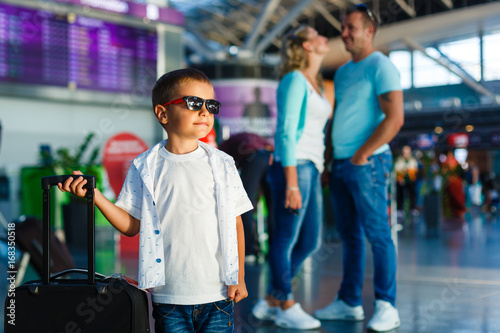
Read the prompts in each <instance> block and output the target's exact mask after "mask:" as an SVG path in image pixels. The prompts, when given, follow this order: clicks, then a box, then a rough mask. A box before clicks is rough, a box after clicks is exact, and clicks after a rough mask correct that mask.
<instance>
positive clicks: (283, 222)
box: [268, 160, 323, 301]
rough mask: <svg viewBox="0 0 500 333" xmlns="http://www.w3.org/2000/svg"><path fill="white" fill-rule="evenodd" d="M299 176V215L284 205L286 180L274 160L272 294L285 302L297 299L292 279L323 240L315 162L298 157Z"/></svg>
mask: <svg viewBox="0 0 500 333" xmlns="http://www.w3.org/2000/svg"><path fill="white" fill-rule="evenodd" d="M297 175H298V178H299V179H298V180H299V189H300V194H301V195H302V208H301V209H299V210H298V212H297V213H296V214H295V213H294V212H291V211H289V210H287V209H285V207H284V203H285V195H286V193H285V192H286V180H285V175H284V172H283V167H282V165H281V163H276V162H275V163H273V165H272V166H271V167H270V168H269V173H268V180H269V183H270V185H271V191H272V196H273V209H274V213H275V215H274V223H275V224H274V237H273V242H272V243H271V251H270V253H269V266H270V268H271V285H270V287H269V290H268V293H269V294H270V295H272V296H273V297H276V298H277V299H279V300H282V301H284V300H290V299H293V293H292V278H293V277H294V276H295V274H297V272H298V271H299V269H300V266H301V265H302V263H303V262H304V260H305V259H306V258H307V257H308V256H309V254H311V253H312V252H313V251H314V250H315V249H316V248H317V247H318V245H319V244H320V240H321V226H322V223H323V196H322V192H321V183H320V175H319V172H318V169H316V167H315V165H314V163H313V162H311V161H307V160H298V161H297Z"/></svg>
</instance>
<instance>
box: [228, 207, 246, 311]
mask: <svg viewBox="0 0 500 333" xmlns="http://www.w3.org/2000/svg"><path fill="white" fill-rule="evenodd" d="M236 234H237V238H238V260H239V270H238V284H235V285H231V286H228V288H227V294H228V297H229V298H230V299H232V300H233V301H235V302H236V303H238V302H239V301H241V300H242V299H244V298H246V297H247V296H248V291H247V286H246V284H245V234H244V232H243V221H242V220H241V216H237V217H236Z"/></svg>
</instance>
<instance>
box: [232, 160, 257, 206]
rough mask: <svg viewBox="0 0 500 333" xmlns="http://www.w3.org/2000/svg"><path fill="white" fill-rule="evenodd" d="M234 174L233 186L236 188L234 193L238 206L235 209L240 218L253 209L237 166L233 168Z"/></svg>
mask: <svg viewBox="0 0 500 333" xmlns="http://www.w3.org/2000/svg"><path fill="white" fill-rule="evenodd" d="M233 169H234V172H233V173H232V176H231V182H232V186H233V188H234V191H233V193H235V195H236V205H235V208H234V213H235V214H236V216H239V215H241V214H243V213H246V212H248V211H249V210H252V209H253V205H252V202H251V201H250V199H249V198H248V195H247V192H246V191H245V188H244V187H243V183H242V182H241V178H240V175H239V173H238V170H237V169H236V167H235V166H233Z"/></svg>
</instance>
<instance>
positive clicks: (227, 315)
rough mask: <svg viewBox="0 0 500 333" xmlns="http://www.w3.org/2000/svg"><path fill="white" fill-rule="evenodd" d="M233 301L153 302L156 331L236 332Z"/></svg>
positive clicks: (172, 332) (175, 332) (178, 332)
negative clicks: (181, 303) (196, 303)
mask: <svg viewBox="0 0 500 333" xmlns="http://www.w3.org/2000/svg"><path fill="white" fill-rule="evenodd" d="M233 305H234V303H233V301H232V300H229V299H227V300H222V301H217V302H213V303H206V304H199V305H175V304H157V303H154V304H153V317H154V319H155V332H156V333H162V332H163V333H167V332H168V333H184V332H192V333H194V332H207V333H208V332H211V333H219V332H220V333H230V332H234V320H233Z"/></svg>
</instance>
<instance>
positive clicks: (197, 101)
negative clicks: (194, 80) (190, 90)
mask: <svg viewBox="0 0 500 333" xmlns="http://www.w3.org/2000/svg"><path fill="white" fill-rule="evenodd" d="M186 105H187V108H188V109H189V110H191V111H200V110H201V108H202V107H203V99H201V98H199V97H194V96H189V97H188V98H186Z"/></svg>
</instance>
